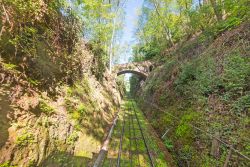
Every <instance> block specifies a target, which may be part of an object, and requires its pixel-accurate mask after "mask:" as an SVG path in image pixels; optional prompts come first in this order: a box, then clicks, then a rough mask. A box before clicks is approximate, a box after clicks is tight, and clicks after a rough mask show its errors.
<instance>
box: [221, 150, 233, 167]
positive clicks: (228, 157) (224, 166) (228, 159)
mask: <svg viewBox="0 0 250 167" xmlns="http://www.w3.org/2000/svg"><path fill="white" fill-rule="evenodd" d="M231 155H232V147H230V149H229V151H228V155H227V158H226V160H225V162H224V165H223V167H227V166H228V163H229V161H230V158H231Z"/></svg>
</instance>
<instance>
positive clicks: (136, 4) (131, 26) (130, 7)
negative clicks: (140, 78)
mask: <svg viewBox="0 0 250 167" xmlns="http://www.w3.org/2000/svg"><path fill="white" fill-rule="evenodd" d="M142 4H143V0H127V3H126V7H125V21H124V22H125V24H124V30H123V36H122V38H121V41H120V43H121V44H122V45H126V44H129V48H128V50H129V51H128V52H127V53H126V54H124V55H123V56H122V57H121V58H120V61H119V64H123V63H127V62H128V60H129V58H130V57H131V56H132V45H133V44H134V42H133V41H134V32H135V30H136V28H137V27H136V23H137V20H138V18H139V16H138V11H139V10H140V9H141V7H142Z"/></svg>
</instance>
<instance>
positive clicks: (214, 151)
mask: <svg viewBox="0 0 250 167" xmlns="http://www.w3.org/2000/svg"><path fill="white" fill-rule="evenodd" d="M219 138H220V133H219V132H216V133H215V136H214V137H213V141H212V148H211V153H210V154H211V155H212V156H213V157H215V158H216V159H217V158H219V155H220V143H219V141H218V139H219Z"/></svg>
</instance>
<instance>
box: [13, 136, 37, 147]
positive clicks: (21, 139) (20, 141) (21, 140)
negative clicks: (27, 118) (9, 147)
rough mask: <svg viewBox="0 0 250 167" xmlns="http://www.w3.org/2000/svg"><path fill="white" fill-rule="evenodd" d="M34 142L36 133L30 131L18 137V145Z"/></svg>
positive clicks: (23, 145) (22, 145)
mask: <svg viewBox="0 0 250 167" xmlns="http://www.w3.org/2000/svg"><path fill="white" fill-rule="evenodd" d="M33 142H34V135H33V134H32V133H29V132H24V133H23V134H22V135H21V136H18V137H17V140H16V145H17V146H19V147H25V146H27V145H28V144H30V143H33Z"/></svg>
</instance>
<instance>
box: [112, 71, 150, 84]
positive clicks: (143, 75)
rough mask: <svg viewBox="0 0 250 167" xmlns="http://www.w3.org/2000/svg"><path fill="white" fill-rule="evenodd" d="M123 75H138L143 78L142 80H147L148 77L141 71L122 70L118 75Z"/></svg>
mask: <svg viewBox="0 0 250 167" xmlns="http://www.w3.org/2000/svg"><path fill="white" fill-rule="evenodd" d="M122 74H135V75H137V76H138V77H139V78H141V79H142V80H144V81H145V80H146V78H147V76H146V75H145V74H143V73H141V72H139V71H135V70H122V71H119V72H118V73H117V76H119V75H122Z"/></svg>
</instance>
